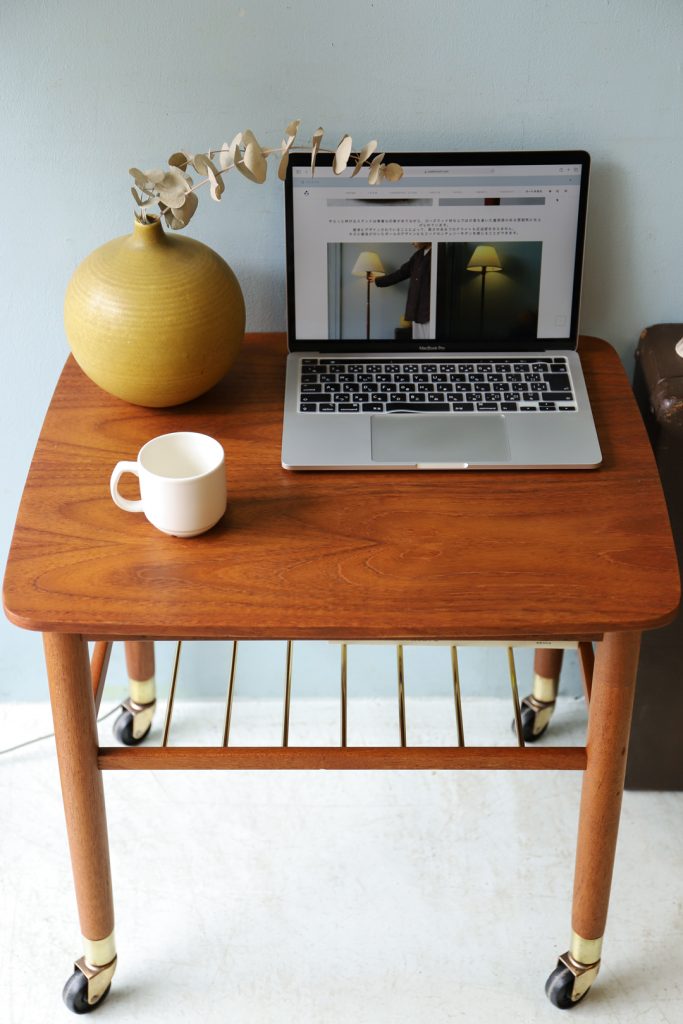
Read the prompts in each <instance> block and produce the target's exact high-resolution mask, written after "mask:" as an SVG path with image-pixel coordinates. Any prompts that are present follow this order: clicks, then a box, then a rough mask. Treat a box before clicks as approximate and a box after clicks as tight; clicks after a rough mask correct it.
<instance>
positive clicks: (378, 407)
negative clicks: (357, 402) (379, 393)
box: [363, 402, 384, 412]
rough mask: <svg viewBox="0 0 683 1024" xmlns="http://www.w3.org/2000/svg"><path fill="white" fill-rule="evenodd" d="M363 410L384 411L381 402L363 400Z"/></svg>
mask: <svg viewBox="0 0 683 1024" xmlns="http://www.w3.org/2000/svg"><path fill="white" fill-rule="evenodd" d="M363 412H384V406H383V405H382V403H381V402H363Z"/></svg>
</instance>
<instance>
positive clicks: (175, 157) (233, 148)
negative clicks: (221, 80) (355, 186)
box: [129, 121, 403, 231]
mask: <svg viewBox="0 0 683 1024" xmlns="http://www.w3.org/2000/svg"><path fill="white" fill-rule="evenodd" d="M300 124H301V122H300V121H290V123H289V124H288V125H287V127H286V129H285V137H284V138H283V140H282V143H281V144H280V145H279V146H275V147H273V148H268V149H264V148H263V147H262V146H261V145H260V144H259V142H258V141H257V139H256V136H255V135H254V133H253V132H252V131H251V130H250V129H247V130H246V131H244V132H239V133H238V134H237V135H236V136H235V138H234V139H233V140H232V142H230V143H227V142H224V143H223V145H222V146H221V148H220V149H212V150H209V152H208V153H196V154H193V153H186V152H185V151H184V150H180V151H179V152H177V153H172V154H171V156H170V157H169V158H168V166H169V169H168V170H167V171H163V170H151V171H140V170H138V168H137V167H131V168H130V172H129V173H130V174H131V175H132V177H133V180H134V181H135V185H136V186H137V188H135V187H132V188H131V192H132V194H133V198H134V199H135V202H136V203H137V205H138V207H139V209H138V210H136V211H135V216H136V217H137V219H138V220H139V221H140V223H142V224H146V223H149V221H150V219H151V216H154V217H155V216H156V214H152V215H151V214H150V210H149V208H150V207H151V206H155V205H157V206H158V207H159V210H160V212H161V214H162V215H163V217H164V220H165V221H166V224H167V225H168V227H170V228H173V229H174V230H176V231H178V230H180V229H181V228H184V227H187V225H188V224H189V222H190V220H191V218H192V216H193V214H194V212H195V210H196V209H197V206H198V204H199V198H198V196H197V190H198V189H200V188H202V186H203V185H207V184H208V186H209V192H210V194H211V198H212V199H215V200H216V202H220V199H221V196H222V195H223V193H224V191H225V182H224V181H223V177H224V175H226V174H227V173H228V171H232V170H234V169H235V168H236V169H237V170H238V171H239V172H240V173H241V174H243V175H244V177H245V178H248V179H249V181H253V182H255V183H256V184H258V185H261V184H262V183H263V182H264V181H265V180H266V176H267V173H268V157H270V156H273V155H274V154H277V155H278V156H279V158H280V159H279V163H278V169H277V173H278V178H280V180H281V181H284V179H285V176H286V174H287V165H288V163H289V154H290V152H291V151H292V150H293V149H310V152H311V174H315V163H316V159H317V156H318V153H334V159H333V161H332V169H333V171H334V173H335V174H341V173H342V172H343V171H344V170H346V168H347V167H348V164H349V161H350V160H351V159H354V160H355V166H354V168H353V172H352V174H351V177H352V178H354V177H355V176H356V175H357V174H358V172H359V171H360V170H361V168H362V167H366V166H369V168H370V170H369V173H368V184H369V185H376V184H377V183H378V182H380V181H398V180H399V179H400V178H401V177H402V176H403V168H402V167H400V166H399V164H395V163H389V164H384V163H383V162H382V161H383V160H384V153H376V152H375V151H376V149H377V141H376V140H374V139H373V140H372V141H371V142H368V143H367V144H366V145H365V146H363V148H362V149H361V150H359V151H358V152H353V151H352V141H351V136H350V135H344V136H343V137H342V139H341V141H340V143H339V145H338V146H337V148H336V149H334V150H331V149H321V144H322V138H323V129H322V128H317V129H316V131H314V132H313V137H312V139H311V142H310V145H309V146H295V145H294V142H295V139H296V136H297V132H298V130H299V125H300ZM371 158H372V159H371ZM216 160H217V162H216ZM190 166H191V167H193V168H194V170H195V171H196V172H197V174H199V175H200V180H199V181H197V182H196V184H195V182H194V181H193V179H192V178H191V177H190V175H189V174H187V173H186V172H187V169H188V167H190Z"/></svg>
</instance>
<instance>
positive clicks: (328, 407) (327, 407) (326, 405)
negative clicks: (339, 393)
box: [318, 402, 337, 412]
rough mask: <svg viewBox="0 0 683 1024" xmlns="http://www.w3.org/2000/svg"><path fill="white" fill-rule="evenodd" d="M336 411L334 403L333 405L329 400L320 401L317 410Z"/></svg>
mask: <svg viewBox="0 0 683 1024" xmlns="http://www.w3.org/2000/svg"><path fill="white" fill-rule="evenodd" d="M336 411H337V407H336V405H333V404H332V403H331V402H321V403H320V406H319V407H318V412H336Z"/></svg>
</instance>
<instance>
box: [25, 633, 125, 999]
mask: <svg viewBox="0 0 683 1024" xmlns="http://www.w3.org/2000/svg"><path fill="white" fill-rule="evenodd" d="M43 643H44V647H45V661H46V665H47V675H48V681H49V684H50V700H51V703H52V716H53V720H54V726H55V743H56V746H57V759H58V762H59V774H60V779H61V784H62V799H63V801H64V814H65V817H66V828H67V834H68V837H69V849H70V853H71V867H72V871H73V877H74V885H75V889H76V901H77V904H78V916H79V920H80V926H81V933H82V936H83V944H84V954H85V955H84V956H83V957H82V958H81V960H79V961H77V963H76V965H75V967H76V970H75V972H74V974H73V975H72V977H71V978H69V980H68V981H67V983H66V986H65V989H64V1000H65V1002H66V1003H67V1006H69V1008H70V1009H72V1010H74V1011H75V1012H78V1013H83V1012H87V1010H88V1008H91V1007H92V1006H94V1005H95V1003H98V1002H100V1001H101V1000H102V999H103V998H104V996H105V995H106V993H107V991H108V990H109V985H110V983H111V978H112V976H113V974H114V970H115V966H116V947H115V942H114V904H113V898H112V885H111V871H110V866H109V842H108V838H107V820H106V814H105V808H104V787H103V785H102V773H101V772H100V770H99V768H98V766H97V747H98V739H97V722H96V715H95V701H94V696H93V690H92V681H91V676H90V662H89V660H88V647H87V643H86V642H85V640H83V639H82V638H81V637H80V636H73V635H69V634H60V633H45V634H44V636H43Z"/></svg>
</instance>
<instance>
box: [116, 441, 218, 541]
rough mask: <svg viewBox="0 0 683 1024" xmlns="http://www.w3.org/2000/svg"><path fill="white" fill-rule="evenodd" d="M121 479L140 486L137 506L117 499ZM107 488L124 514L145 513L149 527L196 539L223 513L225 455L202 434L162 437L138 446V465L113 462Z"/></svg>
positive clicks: (214, 443)
mask: <svg viewBox="0 0 683 1024" xmlns="http://www.w3.org/2000/svg"><path fill="white" fill-rule="evenodd" d="M124 473H134V474H135V476H137V477H138V478H139V480H140V498H139V499H137V500H135V501H131V500H130V499H129V498H124V497H123V496H122V495H121V494H119V491H118V483H119V480H120V479H121V477H122V476H123V474H124ZM109 487H110V490H111V496H112V498H113V499H114V501H115V502H116V504H117V505H118V506H119V508H122V509H123V510H124V511H125V512H144V514H145V516H146V518H147V519H148V520H149V522H150V523H151V524H152V526H156V528H157V530H161V531H162V532H163V533H169V534H171V535H172V536H174V537H196V536H197V534H199V533H205V532H206V530H210V529H211V527H212V526H215V524H216V523H217V522H218V520H219V519H220V518H221V516H222V515H223V514H224V512H225V507H226V504H227V494H226V484H225V452H224V451H223V448H222V447H221V445H220V444H219V443H218V441H216V440H215V439H214V438H213V437H208V435H206V434H195V433H192V432H190V431H180V432H178V433H175V434H162V435H161V436H160V437H153V438H152V440H151V441H148V442H147V444H145V445H143V446H142V448H141V449H140V451H139V453H138V457H137V462H117V464H116V466H115V467H114V472H113V473H112V475H111V481H110V484H109Z"/></svg>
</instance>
